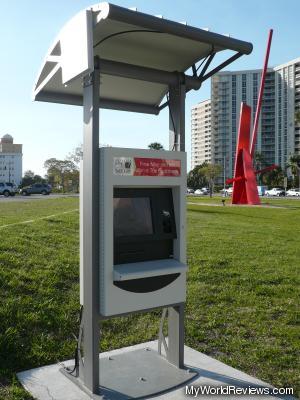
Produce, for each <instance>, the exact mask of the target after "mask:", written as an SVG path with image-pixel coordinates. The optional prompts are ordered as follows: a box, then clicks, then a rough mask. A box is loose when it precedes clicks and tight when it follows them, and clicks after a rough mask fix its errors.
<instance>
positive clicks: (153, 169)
mask: <svg viewBox="0 0 300 400" xmlns="http://www.w3.org/2000/svg"><path fill="white" fill-rule="evenodd" d="M134 162H135V170H134V174H133V175H134V176H173V177H176V176H180V174H181V163H180V160H165V159H163V158H139V157H135V158H134Z"/></svg>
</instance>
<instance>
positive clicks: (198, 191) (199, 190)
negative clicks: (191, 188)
mask: <svg viewBox="0 0 300 400" xmlns="http://www.w3.org/2000/svg"><path fill="white" fill-rule="evenodd" d="M195 194H197V195H198V196H199V195H203V194H204V193H203V192H202V190H201V189H197V190H195Z"/></svg>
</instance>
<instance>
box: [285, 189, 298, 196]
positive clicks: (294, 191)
mask: <svg viewBox="0 0 300 400" xmlns="http://www.w3.org/2000/svg"><path fill="white" fill-rule="evenodd" d="M286 195H287V196H297V197H299V196H300V190H299V189H289V190H288V191H287V192H286Z"/></svg>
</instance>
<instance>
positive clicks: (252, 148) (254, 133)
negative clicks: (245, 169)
mask: <svg viewBox="0 0 300 400" xmlns="http://www.w3.org/2000/svg"><path fill="white" fill-rule="evenodd" d="M272 36H273V29H270V31H269V36H268V43H267V51H266V55H265V61H264V67H263V70H262V74H261V81H260V88H259V93H258V99H257V106H256V112H255V118H254V124H253V131H252V140H251V146H250V155H251V158H252V160H253V157H254V152H255V145H256V138H257V131H258V122H259V117H260V111H261V106H262V99H263V94H264V88H265V79H266V74H267V68H268V62H269V55H270V49H271V43H272Z"/></svg>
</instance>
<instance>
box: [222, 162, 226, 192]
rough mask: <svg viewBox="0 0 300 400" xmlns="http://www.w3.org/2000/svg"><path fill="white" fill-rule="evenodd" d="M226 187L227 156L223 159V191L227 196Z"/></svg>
mask: <svg viewBox="0 0 300 400" xmlns="http://www.w3.org/2000/svg"><path fill="white" fill-rule="evenodd" d="M225 186H226V156H225V155H224V157H223V189H224V192H223V194H225Z"/></svg>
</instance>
